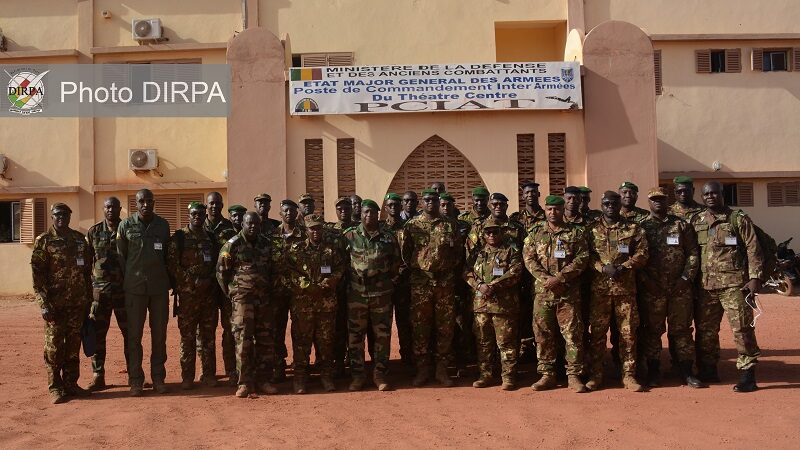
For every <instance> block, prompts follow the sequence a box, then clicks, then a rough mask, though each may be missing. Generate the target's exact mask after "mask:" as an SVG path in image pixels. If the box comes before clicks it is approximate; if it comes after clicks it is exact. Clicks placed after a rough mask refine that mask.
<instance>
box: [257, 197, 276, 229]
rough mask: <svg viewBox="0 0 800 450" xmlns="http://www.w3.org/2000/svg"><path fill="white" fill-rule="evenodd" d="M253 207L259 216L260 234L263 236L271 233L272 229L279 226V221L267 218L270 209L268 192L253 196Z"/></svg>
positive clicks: (270, 199) (270, 201) (270, 203)
mask: <svg viewBox="0 0 800 450" xmlns="http://www.w3.org/2000/svg"><path fill="white" fill-rule="evenodd" d="M253 202H254V203H255V209H256V212H257V213H258V215H259V217H261V234H263V235H264V236H270V235H272V232H273V230H275V228H278V226H280V224H281V223H280V222H279V221H277V220H275V219H270V218H269V210H270V209H272V197H270V195H269V194H267V193H263V194H258V195H256V196H255V198H253Z"/></svg>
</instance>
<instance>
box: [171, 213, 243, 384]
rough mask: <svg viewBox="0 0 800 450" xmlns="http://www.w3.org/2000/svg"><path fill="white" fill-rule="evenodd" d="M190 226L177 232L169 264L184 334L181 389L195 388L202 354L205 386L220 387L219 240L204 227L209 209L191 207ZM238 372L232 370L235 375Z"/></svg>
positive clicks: (173, 237)
mask: <svg viewBox="0 0 800 450" xmlns="http://www.w3.org/2000/svg"><path fill="white" fill-rule="evenodd" d="M188 209H189V225H188V226H186V227H184V228H181V229H180V230H176V231H175V233H174V234H173V235H172V239H170V241H169V247H168V250H167V261H168V262H169V266H168V267H169V272H170V275H171V276H172V279H173V280H175V292H177V294H178V301H179V304H178V308H177V309H178V311H177V315H178V330H179V331H180V334H181V356H180V361H181V380H182V381H181V388H182V389H185V390H188V389H192V388H193V387H194V378H195V362H196V360H197V358H196V354H198V353H199V354H200V364H201V369H202V375H201V377H200V380H201V381H202V382H203V384H205V385H206V386H209V387H213V386H216V385H217V378H216V372H217V355H216V331H217V296H221V295H224V294H223V293H222V292H221V290H218V289H215V287H216V286H217V283H216V265H217V256H218V255H217V241H216V236H214V234H213V233H212V232H210V231H208V230H207V229H206V228H204V227H203V224H204V222H205V221H206V206H205V205H203V204H202V203H199V202H192V203H190V204H189V206H188ZM234 370H235V369H232V370H231V372H233V371H234Z"/></svg>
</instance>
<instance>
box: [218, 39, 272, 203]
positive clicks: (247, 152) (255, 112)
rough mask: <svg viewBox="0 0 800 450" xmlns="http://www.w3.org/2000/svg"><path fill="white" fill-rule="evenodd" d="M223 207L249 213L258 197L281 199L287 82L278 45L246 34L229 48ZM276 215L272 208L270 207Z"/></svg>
mask: <svg viewBox="0 0 800 450" xmlns="http://www.w3.org/2000/svg"><path fill="white" fill-rule="evenodd" d="M227 60H228V64H230V66H231V99H230V101H231V109H230V116H229V117H228V203H230V204H234V203H239V204H242V205H245V206H247V208H248V209H250V208H252V207H253V197H255V195H256V194H259V193H261V192H267V193H269V194H270V195H271V196H272V199H273V203H275V204H277V202H278V201H280V200H281V199H283V198H286V189H287V186H286V172H287V169H286V117H287V112H286V82H285V77H284V55H283V46H282V45H281V41H280V40H279V39H278V38H277V37H275V35H274V34H272V33H270V32H269V31H267V30H266V29H264V28H259V27H256V28H248V29H247V30H245V31H243V32H242V33H239V35H237V36H236V37H234V38H233V39H231V40H230V42H229V43H228V54H227ZM273 209H275V207H273Z"/></svg>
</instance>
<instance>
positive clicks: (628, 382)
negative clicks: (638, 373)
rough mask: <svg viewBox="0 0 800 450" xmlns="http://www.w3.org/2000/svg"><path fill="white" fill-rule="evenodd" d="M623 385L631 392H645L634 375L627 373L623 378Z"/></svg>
mask: <svg viewBox="0 0 800 450" xmlns="http://www.w3.org/2000/svg"><path fill="white" fill-rule="evenodd" d="M622 384H623V385H625V389H627V390H629V391H633V392H644V388H643V387H642V385H641V384H639V382H638V381H636V377H634V376H633V374H629V373H626V374H625V376H624V377H623V378H622Z"/></svg>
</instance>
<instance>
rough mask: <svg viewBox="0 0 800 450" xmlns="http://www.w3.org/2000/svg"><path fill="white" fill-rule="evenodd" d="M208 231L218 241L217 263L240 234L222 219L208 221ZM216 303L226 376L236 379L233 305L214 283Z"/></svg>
mask: <svg viewBox="0 0 800 450" xmlns="http://www.w3.org/2000/svg"><path fill="white" fill-rule="evenodd" d="M203 227H204V228H205V229H206V231H208V232H210V233H212V234H213V235H214V237H215V238H216V240H217V245H216V246H215V250H216V251H215V252H214V255H213V259H214V261H215V262H216V261H217V259H218V257H219V251H218V250H219V249H220V248H222V246H223V245H225V243H226V242H228V240H230V239H231V238H232V237H234V236H236V234H238V231H236V230H235V229H234V227H233V223H231V221H230V220H228V219H226V218H224V217H222V218H221V219H220V220H219V221H217V223H212V222H211V219H210V218H208V219H206V223H205V224H204V225H203ZM213 290H214V301H215V304H216V308H218V309H219V324H220V326H221V327H222V361H223V364H225V374H227V375H229V376H233V377H235V373H234V372H236V342H235V341H234V339H233V332H232V331H231V313H232V311H233V305H232V304H231V301H230V299H229V298H227V297H226V296H225V294H223V293H222V290H220V289H218V286H217V284H216V283H214V287H213Z"/></svg>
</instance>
